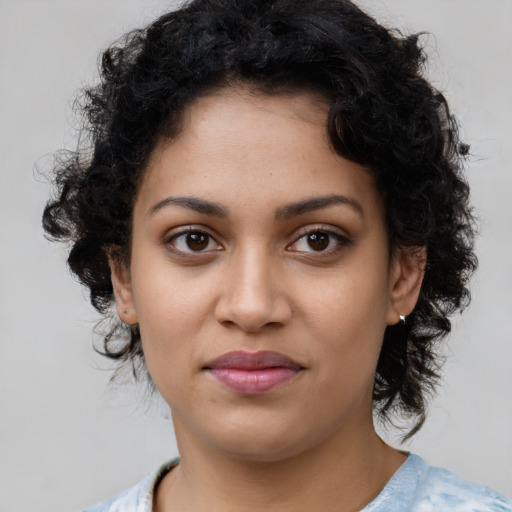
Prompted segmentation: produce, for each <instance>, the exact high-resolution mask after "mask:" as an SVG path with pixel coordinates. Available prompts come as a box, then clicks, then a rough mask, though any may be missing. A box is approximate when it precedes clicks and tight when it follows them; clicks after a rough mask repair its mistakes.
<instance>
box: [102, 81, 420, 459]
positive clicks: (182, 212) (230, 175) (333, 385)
mask: <svg viewBox="0 0 512 512" xmlns="http://www.w3.org/2000/svg"><path fill="white" fill-rule="evenodd" d="M326 119H327V106H326V105H324V104H323V103H322V102H321V101H320V100H319V99H318V98H315V97H314V96H312V95H309V94H294V95H289V96H265V95H263V94H250V93H248V92H247V91H243V90H233V89H228V90H223V91H220V92H217V93H215V94H213V95H210V96H206V97H203V98H200V99H198V100H197V101H196V102H195V103H194V104H193V105H192V106H191V107H190V108H189V109H188V110H187V112H186V115H185V119H184V124H183V130H182V132H181V134H180V135H179V136H178V137H177V138H175V139H174V140H172V141H162V142H161V143H160V144H159V145H158V147H157V148H156V149H155V150H154V153H153V155H152V158H151V161H150V162H149V164H148V167H147V172H146V174H145V177H144V179H143V181H142V183H141V185H140V189H139V191H138V195H137V199H136V202H135V206H134V212H133V240H132V244H133V245H132V255H131V261H130V266H129V268H128V269H127V268H123V267H120V266H116V265H112V267H113V281H114V288H115V293H116V298H117V304H118V311H119V314H120V316H121V317H122V319H123V320H124V321H126V322H128V323H135V322H138V323H139V326H140V332H141V337H142V344H143V349H144V354H145V358H146V362H147V365H148V368H149V372H150V374H151V377H152V378H153V380H154V383H155V385H156V387H157V388H158V390H159V391H160V393H161V394H162V396H163V397H164V398H165V400H166V401H167V402H168V404H169V405H170V407H171V409H172V413H173V419H174V422H175V429H176V435H177V438H178V442H180V439H181V440H183V442H185V440H188V441H187V442H193V443H196V444H202V445H203V446H205V447H208V448H209V449H213V450H220V451H221V452H225V453H229V454H232V455H236V456H240V457H246V458H252V459H258V460H275V459H278V458H280V457H287V456H292V455H294V454H297V453H300V452H301V451H305V450H308V449H311V448H313V447H315V446H317V445H319V444H321V443H323V442H327V441H328V440H330V439H335V438H336V437H337V436H338V437H339V436H345V438H349V437H350V435H352V434H351V433H353V432H362V431H366V430H369V429H371V428H372V427H371V424H372V415H371V412H372V388H373V381H374V373H375V368H376V365H377V360H378V356H379V351H380V348H381V343H382V338H383V334H384V330H385V328H386V325H388V324H393V323H396V322H397V321H398V320H399V316H398V315H399V314H407V313H409V312H410V310H412V308H413V306H414V302H415V300H416V296H417V291H418V289H419V286H418V284H417V282H418V279H419V278H418V275H416V274H415V273H414V271H413V270H412V266H411V265H409V264H408V263H407V258H405V257H401V256H396V257H393V258H392V259H391V260H390V258H389V250H388V241H387V236H386V227H385V224H384V220H383V218H384V217H383V204H382V201H381V198H380V197H379V193H378V192H377V189H376V187H375V184H374V180H373V178H372V175H371V174H370V173H369V172H368V171H366V170H364V169H362V168H360V167H359V166H357V165H355V164H354V163H351V162H349V161H347V160H344V159H343V158H341V157H340V156H338V155H337V154H335V153H334V152H333V150H332V149H331V147H330V145H329V141H328V138H327V133H326V128H325V125H326ZM419 280H420V279H419ZM126 311H127V312H126ZM347 436H348V437H347Z"/></svg>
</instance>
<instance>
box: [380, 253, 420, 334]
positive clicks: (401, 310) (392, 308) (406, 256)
mask: <svg viewBox="0 0 512 512" xmlns="http://www.w3.org/2000/svg"><path fill="white" fill-rule="evenodd" d="M426 258H427V251H426V248H425V247H405V248H401V249H399V250H398V251H397V253H396V255H395V256H394V260H393V262H392V269H391V273H390V276H391V281H390V298H389V309H388V318H387V324H388V325H394V324H397V323H398V322H399V321H400V320H401V318H402V317H406V316H407V315H409V314H411V313H412V311H413V309H414V307H415V306H416V302H417V301H418V296H419V294H420V290H421V284H422V282H423V276H424V274H425V264H426Z"/></svg>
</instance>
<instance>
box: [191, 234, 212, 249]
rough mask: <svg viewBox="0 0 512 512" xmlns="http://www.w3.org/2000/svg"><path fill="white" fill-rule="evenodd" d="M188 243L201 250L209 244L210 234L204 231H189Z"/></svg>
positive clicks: (192, 247)
mask: <svg viewBox="0 0 512 512" xmlns="http://www.w3.org/2000/svg"><path fill="white" fill-rule="evenodd" d="M187 245H188V248H189V249H192V250H193V251H201V250H202V249H205V248H206V247H207V246H208V235H205V234H204V233H189V234H188V235H187Z"/></svg>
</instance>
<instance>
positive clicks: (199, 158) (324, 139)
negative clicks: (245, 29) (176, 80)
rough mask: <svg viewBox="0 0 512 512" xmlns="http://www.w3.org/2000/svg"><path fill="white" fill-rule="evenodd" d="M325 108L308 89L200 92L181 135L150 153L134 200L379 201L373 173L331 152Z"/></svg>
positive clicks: (146, 203)
mask: <svg viewBox="0 0 512 512" xmlns="http://www.w3.org/2000/svg"><path fill="white" fill-rule="evenodd" d="M328 111H329V106H328V104H327V103H326V102H325V101H324V100H323V99H322V98H321V97H320V96H318V95H315V94H312V93H288V94H280V95H266V94H262V93H257V92H255V91H251V90H247V89H240V88H236V89H234V88H231V89H222V90H220V91H216V92H215V93H212V94H209V95H207V96H203V97H200V98H198V99H197V100H196V101H195V102H194V103H192V104H191V105H190V106H189V107H188V108H187V109H186V110H185V112H184V114H183V118H182V124H181V130H180V133H179V134H178V135H177V136H176V137H174V138H173V139H171V140H169V139H166V140H165V139H164V140H161V141H160V143H159V144H158V146H157V147H156V149H155V150H154V152H153V154H152V156H151V158H150V161H149V163H148V166H147V169H146V174H145V177H144V179H143V181H142V184H141V187H140V191H139V197H138V201H137V203H144V207H146V208H150V207H151V204H150V203H151V202H156V201H158V200H162V199H164V198H165V197H166V196H168V195H189V196H190V195H194V196H201V197H215V198H216V199H217V200H218V201H220V202H224V203H235V202H237V203H239V204H245V205H249V204H250V203H254V201H255V200H256V199H257V201H258V204H259V205H260V206H261V205H265V204H267V205H268V206H269V207H270V206H273V207H275V205H276V204H277V203H279V202H280V201H281V202H290V201H296V200H301V199H302V198H303V197H304V196H307V195H329V194H333V193H341V194H344V195H351V196H356V197H357V198H358V200H359V201H364V202H365V203H367V207H370V206H371V203H380V198H379V196H378V194H377V191H376V187H375V184H374V179H373V176H372V174H371V173H370V172H368V171H367V170H366V169H363V168H362V167H360V166H359V165H357V164H355V163H353V162H350V161H348V160H346V159H344V158H342V157H340V156H339V155H338V154H336V152H335V151H334V150H333V149H332V147H331V144H330V141H329V138H328V133H327V117H328ZM377 207H379V205H377Z"/></svg>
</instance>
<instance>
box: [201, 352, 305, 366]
mask: <svg viewBox="0 0 512 512" xmlns="http://www.w3.org/2000/svg"><path fill="white" fill-rule="evenodd" d="M204 368H205V369H207V370H216V369H237V370H259V369H264V368H291V369H294V370H302V369H303V367H302V366H301V365H300V364H299V363H297V362H296V361H294V360H293V359H290V358H289V357H287V356H285V355H283V354H280V353H279V352H273V351H271V350H262V351H259V352H247V351H244V350H236V351H234V352H227V353H226V354H223V355H221V356H220V357H217V358H216V359H213V360H212V361H209V362H208V363H206V364H205V365H204Z"/></svg>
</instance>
